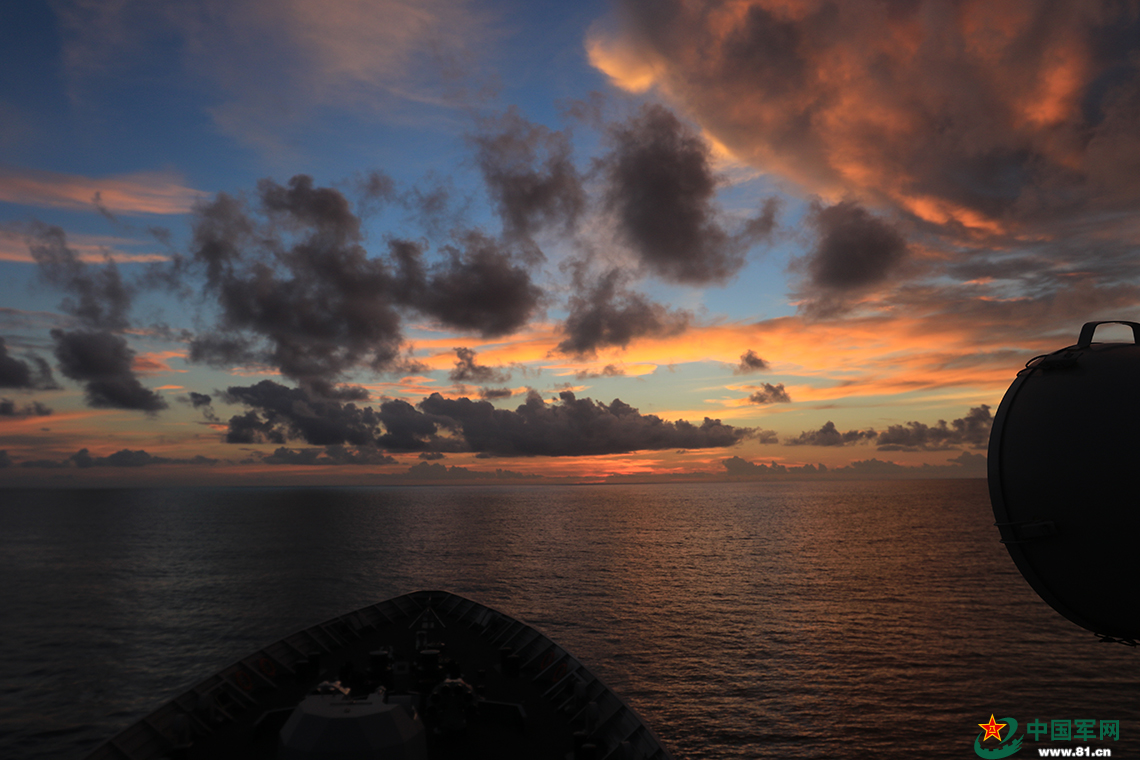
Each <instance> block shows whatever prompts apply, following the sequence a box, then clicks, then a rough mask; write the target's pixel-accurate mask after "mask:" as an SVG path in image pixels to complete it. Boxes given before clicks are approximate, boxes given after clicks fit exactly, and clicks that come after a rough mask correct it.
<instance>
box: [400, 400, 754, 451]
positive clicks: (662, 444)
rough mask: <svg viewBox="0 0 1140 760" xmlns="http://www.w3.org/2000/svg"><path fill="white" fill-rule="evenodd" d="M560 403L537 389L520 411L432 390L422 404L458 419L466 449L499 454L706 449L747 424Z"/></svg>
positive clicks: (740, 433)
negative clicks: (667, 417)
mask: <svg viewBox="0 0 1140 760" xmlns="http://www.w3.org/2000/svg"><path fill="white" fill-rule="evenodd" d="M559 398H560V400H561V403H558V404H546V403H543V400H542V397H541V396H539V395H538V394H537V393H531V394H530V395H528V397H527V400H526V403H524V404H522V405H521V406H519V407H518V408H517V409H516V410H514V411H510V410H506V409H496V408H495V407H493V406H492V405H491V404H490V403H488V402H486V401H471V400H470V399H466V398H460V399H445V398H443V397H442V396H440V395H439V394H438V393H433V394H432V395H431V396H429V397H428V398H426V399H424V400H423V401H422V402H421V403H420V405H419V406H420V408H421V409H422V410H423V411H424V412H425V413H428V414H432V415H436V416H438V417H446V418H450V419H452V420H455V422H456V423H457V426H458V428H459V430H460V431H461V433H462V435H463V438H464V440H465V441H466V443H467V450H469V451H475V452H480V453H486V454H491V455H495V456H586V455H592V454H618V453H626V452H630V451H638V450H645V449H650V450H663V449H678V448H685V449H703V448H717V447H724V446H732V445H734V444H736V443H739V442H740V441H741V440H743V439H744V438H745V437H746V436H747V435H748V434H749V433H750V432H752V431H751V430H750V429H748V428H739V427H733V426H732V425H725V424H723V423H721V422H720V420H712V419H709V418H707V417H706V418H705V420H704V422H703V423H701V424H700V425H693V424H691V423H689V422H686V421H684V420H678V421H677V422H667V421H665V420H662V419H661V418H660V417H657V416H656V415H651V414H649V415H643V414H641V413H640V412H638V410H637V409H634V408H633V407H631V406H629V405H628V404H625V403H623V402H622V401H621V400H620V399H614V400H613V402H612V403H611V404H609V405H606V404H603V403H601V402H596V401H593V400H591V399H588V398H584V399H578V398H576V397H575V396H574V394H573V393H572V392H570V391H562V392H561V393H560V394H559Z"/></svg>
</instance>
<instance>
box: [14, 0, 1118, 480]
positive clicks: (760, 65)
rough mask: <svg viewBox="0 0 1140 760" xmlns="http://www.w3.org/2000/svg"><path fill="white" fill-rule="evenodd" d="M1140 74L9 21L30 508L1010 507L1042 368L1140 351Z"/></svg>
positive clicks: (1011, 53) (1022, 10) (1094, 59)
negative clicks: (995, 438)
mask: <svg viewBox="0 0 1140 760" xmlns="http://www.w3.org/2000/svg"><path fill="white" fill-rule="evenodd" d="M1138 50H1140V4H1138V3H1123V4H1117V3H1108V2H1105V3H1096V2H1069V3H1054V4H1048V5H1046V4H1040V3H1036V2H1017V3H1001V4H995V3H987V2H981V1H974V2H969V1H964V2H947V1H938V2H935V1H926V2H918V1H915V2H892V3H885V2H884V3H864V2H859V3H855V2H848V3H831V2H812V1H806V2H794V3H789V2H780V1H779V0H734V1H731V2H730V1H725V2H698V1H696V0H691V1H681V0H615V1H614V2H609V3H604V2H587V3H574V4H565V3H512V2H490V1H489V2H466V1H464V0H429V1H428V2H403V1H400V0H336V1H335V2H333V1H330V2H325V3H320V4H312V3H306V2H302V1H301V0H293V1H290V2H276V1H275V2H269V0H245V1H244V2H212V1H210V0H175V1H173V2H166V3H161V4H154V3H147V2H143V1H142V0H127V1H125V2H121V3H114V4H107V3H92V2H83V1H81V0H70V1H67V0H60V2H52V3H13V4H8V5H6V6H5V8H4V10H2V11H0V56H3V59H4V60H3V64H4V66H3V71H4V74H3V75H2V76H3V79H2V80H0V83H2V84H0V338H2V339H3V344H2V350H0V452H2V453H0V485H2V484H5V483H7V484H35V483H37V482H49V481H51V480H52V479H58V478H64V479H69V478H70V479H73V480H74V481H75V482H83V479H84V478H96V477H97V476H98V477H112V475H108V473H112V474H113V477H114V478H117V479H118V480H119V481H121V482H132V479H134V480H138V481H139V482H142V480H143V479H144V478H149V479H150V480H149V481H148V482H163V480H164V479H167V480H169V481H170V482H174V481H179V482H213V481H218V482H220V481H222V480H225V481H227V482H275V481H277V480H280V481H281V482H290V483H308V482H312V483H337V482H354V483H356V482H367V478H368V477H370V476H372V475H374V474H394V473H395V474H399V473H404V472H406V471H407V470H408V468H410V467H413V466H417V465H421V466H422V465H424V464H425V463H428V464H442V465H447V466H459V467H465V468H469V469H470V470H478V471H493V470H495V469H496V468H501V469H503V470H510V471H513V472H516V473H524V474H526V473H530V474H543V475H554V476H574V477H596V476H602V475H607V474H630V473H641V474H646V475H653V474H677V473H694V472H707V473H717V474H724V473H725V472H726V467H725V465H724V464H722V463H723V461H724V460H726V459H729V458H731V457H739V458H741V459H743V460H746V461H747V462H756V463H761V462H762V463H769V462H776V463H779V464H783V465H785V466H792V467H795V466H801V465H804V464H809V463H823V464H825V465H827V466H828V467H832V468H834V467H842V466H845V465H848V464H849V463H851V462H854V461H865V460H869V459H872V458H874V459H878V460H880V461H881V462H893V463H897V464H900V465H905V466H912V467H918V466H922V465H924V464H926V465H931V466H939V467H945V468H948V469H946V472H951V471H954V468H959V469H961V468H962V467H965V466H966V465H967V464H969V465H970V467H972V468H973V470H972V472H974V473H978V467H979V462H980V460H977V459H976V458H972V457H976V455H979V454H984V447H985V439H986V435H987V432H988V425H989V420H990V415H991V414H992V412H993V411H995V410H996V407H997V404H998V402H999V401H1000V399H1001V396H1002V394H1003V393H1004V391H1005V389H1006V387H1008V385H1009V383H1010V382H1011V381H1012V379H1013V376H1014V374H1015V372H1016V371H1017V369H1018V368H1020V367H1021V366H1022V365H1023V364H1024V362H1025V361H1026V360H1027V359H1029V358H1030V357H1032V356H1035V355H1037V354H1040V353H1044V352H1047V351H1050V350H1053V349H1056V348H1060V347H1062V346H1065V345H1068V344H1071V343H1073V342H1075V339H1076V335H1077V332H1078V331H1079V328H1080V325H1081V324H1082V323H1084V322H1086V321H1091V320H1094V319H1136V318H1137V317H1138V316H1140V315H1138V314H1137V305H1138V302H1140V300H1138V295H1140V291H1138V289H1137V275H1138V268H1137V264H1136V262H1137V258H1136V255H1135V254H1136V247H1137V238H1138V232H1140V228H1138V225H1137V218H1138V217H1137V214H1136V211H1137V207H1138V205H1140V71H1138V64H1137V61H1140V57H1138V55H1137V53H1138ZM1125 335H1126V333H1123V332H1113V329H1112V328H1102V332H1098V337H1101V339H1110V338H1119V339H1124V336H1125ZM465 399H466V400H465ZM706 419H707V422H706ZM681 421H684V422H681ZM966 455H970V456H966ZM143 473H148V474H146V475H144V474H143ZM69 482H70V481H69Z"/></svg>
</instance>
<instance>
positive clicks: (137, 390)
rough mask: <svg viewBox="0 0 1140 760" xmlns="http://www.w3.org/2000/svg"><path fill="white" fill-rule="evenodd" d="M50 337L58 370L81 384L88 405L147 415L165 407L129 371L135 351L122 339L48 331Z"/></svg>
mask: <svg viewBox="0 0 1140 760" xmlns="http://www.w3.org/2000/svg"><path fill="white" fill-rule="evenodd" d="M51 337H52V339H53V340H54V341H55V357H56V359H57V360H58V361H59V368H60V371H61V372H63V374H64V375H65V376H67V377H69V378H71V379H72V380H77V381H79V382H81V383H83V386H84V390H85V391H86V401H87V404H88V406H93V407H96V408H100V409H136V410H139V411H144V412H148V413H150V414H153V413H155V412H157V411H159V410H160V409H165V408H166V401H165V400H164V399H163V398H162V396H160V395H159V394H157V393H155V392H154V391H152V390H150V389H148V388H144V387H143V385H142V384H141V383H140V382H139V380H138V378H137V377H135V375H134V373H133V372H132V371H131V361H132V360H133V359H134V356H135V352H134V351H132V350H131V348H130V347H129V346H128V345H127V341H126V340H125V339H124V338H123V337H122V336H119V335H115V334H113V333H110V332H107V331H88V330H76V331H73V332H64V331H63V330H52V331H51Z"/></svg>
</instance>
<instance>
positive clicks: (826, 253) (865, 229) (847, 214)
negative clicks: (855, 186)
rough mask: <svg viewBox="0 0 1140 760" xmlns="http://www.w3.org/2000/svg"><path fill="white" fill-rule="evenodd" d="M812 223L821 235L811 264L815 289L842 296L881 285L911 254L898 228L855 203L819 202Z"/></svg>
mask: <svg viewBox="0 0 1140 760" xmlns="http://www.w3.org/2000/svg"><path fill="white" fill-rule="evenodd" d="M809 220H810V223H811V225H812V226H813V227H814V228H815V231H816V233H817V236H818V240H817V243H816V246H815V249H814V250H813V251H812V252H811V255H810V257H809V258H808V261H807V270H808V274H809V276H810V278H811V284H812V285H813V286H814V287H817V288H826V289H829V290H834V291H838V292H841V293H842V292H848V291H853V290H861V289H864V288H866V287H868V286H872V285H877V284H878V283H880V282H882V281H883V280H885V279H886V278H887V276H888V275H889V274H890V273H891V270H892V269H893V268H894V267H896V266H897V265H898V264H899V263H900V262H901V261H902V260H903V259H904V258H905V257H906V255H907V244H906V240H904V239H903V236H902V235H900V234H899V233H898V231H897V230H895V228H894V227H892V226H891V225H890V224H889V223H887V222H886V221H885V220H883V219H880V218H879V217H876V216H872V215H871V214H870V213H868V211H867V210H866V209H865V208H863V207H862V206H860V205H859V204H857V203H854V202H852V201H843V202H841V203H836V204H835V205H834V206H823V205H821V204H819V203H818V202H817V203H815V204H814V205H813V206H812V211H811V215H810V216H809Z"/></svg>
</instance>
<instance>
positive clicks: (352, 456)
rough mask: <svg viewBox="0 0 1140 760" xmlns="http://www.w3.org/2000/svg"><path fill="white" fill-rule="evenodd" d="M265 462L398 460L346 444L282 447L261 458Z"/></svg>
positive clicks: (381, 461) (374, 463) (299, 463)
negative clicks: (298, 447)
mask: <svg viewBox="0 0 1140 760" xmlns="http://www.w3.org/2000/svg"><path fill="white" fill-rule="evenodd" d="M261 461H262V462H263V463H264V464H289V465H382V464H395V463H396V460H395V459H394V458H392V457H390V456H388V455H387V454H383V453H381V452H379V451H377V450H376V449H367V448H364V449H347V448H345V447H344V446H326V447H325V448H323V449H300V450H297V451H294V450H293V449H287V448H285V447H281V448H279V449H277V450H276V451H274V452H273V453H272V454H270V455H269V456H267V457H265V458H264V459H262V460H261Z"/></svg>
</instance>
